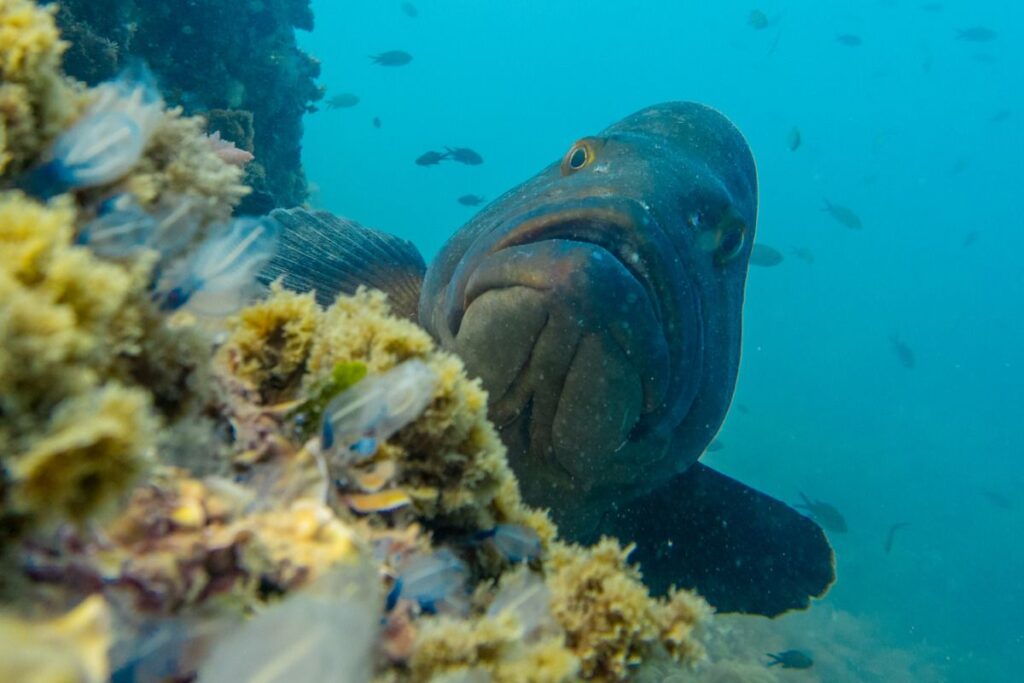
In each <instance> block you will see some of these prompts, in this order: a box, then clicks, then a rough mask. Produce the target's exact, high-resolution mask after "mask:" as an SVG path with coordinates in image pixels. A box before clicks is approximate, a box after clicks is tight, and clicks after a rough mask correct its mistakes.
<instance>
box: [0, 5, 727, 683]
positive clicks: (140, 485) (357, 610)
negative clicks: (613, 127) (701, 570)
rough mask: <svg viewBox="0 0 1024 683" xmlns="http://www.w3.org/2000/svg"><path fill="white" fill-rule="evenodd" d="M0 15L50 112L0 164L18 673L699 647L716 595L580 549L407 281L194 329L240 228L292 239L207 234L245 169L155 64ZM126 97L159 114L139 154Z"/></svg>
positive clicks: (615, 554)
mask: <svg viewBox="0 0 1024 683" xmlns="http://www.w3.org/2000/svg"><path fill="white" fill-rule="evenodd" d="M12 26H14V27H18V29H19V30H18V31H17V32H14V33H12V32H11V31H9V30H7V29H9V28H10V27H12ZM0 27H3V30H0V66H2V68H3V69H4V70H5V71H4V73H5V81H4V84H5V86H6V85H7V84H8V80H7V78H6V75H7V74H11V77H10V80H9V83H11V84H19V83H20V84H21V85H22V86H23V88H22V89H21V90H16V91H9V92H7V93H5V94H6V96H9V97H14V98H16V99H17V101H18V102H20V103H22V105H24V106H21V107H20V108H19V107H5V108H0V116H3V117H7V118H4V119H3V121H4V125H5V126H6V128H5V130H12V129H15V128H19V127H20V128H22V129H24V130H26V131H28V134H27V136H26V137H24V138H18V141H17V142H16V143H10V142H9V141H8V139H7V138H4V140H3V144H4V145H5V147H4V148H3V150H4V154H5V155H6V156H5V157H4V158H5V160H6V164H7V165H6V166H5V167H4V170H3V173H2V174H0V468H2V470H0V476H2V480H0V522H2V528H3V530H4V538H3V539H0V551H2V552H0V559H2V561H3V563H4V566H3V569H4V571H3V574H2V576H3V580H2V582H0V602H2V607H3V615H2V616H0V630H3V631H4V632H5V633H7V634H8V636H9V637H4V638H2V639H0V673H3V674H4V675H12V676H16V677H17V678H18V679H19V680H26V681H43V680H48V681H49V680H61V681H93V680H106V679H107V677H108V675H113V676H114V677H115V678H116V679H117V680H136V681H145V680H167V679H175V678H177V679H179V680H188V679H190V678H191V677H194V676H198V678H199V680H225V678H226V677H235V678H236V680H255V679H257V678H258V679H259V680H268V681H271V680H273V681H276V680H281V681H284V680H292V681H295V680H298V681H310V682H313V681H319V680H324V678H325V676H327V675H328V674H330V675H334V676H337V675H343V676H344V677H345V678H344V680H352V681H369V680H371V678H372V679H374V680H379V681H428V680H450V681H456V680H473V681H476V680H493V681H520V680H522V681H531V680H532V681H563V680H577V679H581V678H582V679H587V680H603V681H615V680H626V679H628V678H629V677H630V676H631V675H632V674H633V673H634V672H635V671H636V670H637V667H638V665H639V664H640V663H641V662H642V661H644V660H645V659H646V658H648V657H652V656H658V657H662V658H666V659H668V660H671V661H676V662H682V663H690V662H692V661H694V660H696V659H697V658H699V657H700V654H701V648H700V645H699V644H698V642H697V640H696V639H695V638H694V636H693V634H692V631H693V628H694V627H695V625H696V624H697V623H698V622H699V621H700V620H701V618H703V617H704V615H705V614H706V612H707V608H706V606H705V605H704V603H703V602H702V601H701V600H700V599H699V598H697V597H695V596H693V595H691V594H688V593H676V594H673V595H672V596H671V597H670V598H669V599H667V600H655V599H652V598H651V597H650V596H649V594H648V592H647V590H646V589H645V587H644V586H643V584H642V582H641V581H640V577H639V574H638V573H637V571H636V570H635V569H633V568H631V567H630V566H629V565H628V563H627V554H628V553H627V551H625V550H623V549H622V548H621V547H620V546H619V545H618V544H617V543H616V542H614V541H611V540H605V541H603V542H602V543H600V544H599V545H597V546H595V547H594V548H589V549H588V548H580V547H577V546H570V545H566V544H564V543H562V542H560V541H558V540H557V531H556V529H555V528H554V526H553V525H552V524H551V522H550V521H549V519H548V518H547V516H546V515H545V514H544V513H543V512H542V511H537V510H532V509H530V508H527V507H526V506H524V505H523V504H522V502H521V499H520V496H519V490H518V485H517V482H516V480H515V478H514V476H513V475H512V473H511V470H510V469H509V467H508V464H507V462H506V459H505V451H504V448H503V446H502V444H501V443H500V441H499V439H498V437H497V434H496V431H495V429H494V427H493V425H491V423H490V422H489V421H488V419H487V415H486V404H487V401H486V396H485V394H484V392H483V391H482V389H481V388H480V385H479V382H478V381H476V380H473V379H472V378H469V377H468V376H467V375H466V373H465V370H464V369H463V366H462V363H461V362H460V361H459V359H458V358H456V357H454V356H452V355H451V354H448V353H445V352H442V351H440V350H438V349H437V348H435V346H434V344H433V342H432V340H431V339H430V337H429V336H428V335H427V334H426V333H425V332H424V331H423V330H421V329H420V328H418V327H417V326H415V325H414V324H412V323H410V322H408V321H405V320H401V319H398V318H396V317H394V316H392V315H391V313H390V311H389V308H388V304H387V301H386V299H385V297H384V295H382V294H380V293H375V292H368V291H361V292H359V293H357V294H356V295H355V296H351V297H340V298H339V299H338V300H336V301H335V302H334V303H333V304H332V305H331V306H329V307H327V308H326V309H325V308H322V307H320V306H319V305H317V303H316V301H315V299H314V297H313V295H311V294H310V295H299V294H294V293H289V292H285V291H283V290H281V289H279V288H277V287H273V288H272V289H271V292H270V293H269V297H268V298H266V299H265V300H263V301H261V302H259V303H256V304H254V305H251V306H249V307H246V308H243V309H242V310H240V311H238V312H237V315H234V316H232V317H230V318H229V319H227V320H226V321H225V320H221V321H219V323H218V326H219V327H222V328H225V329H226V333H225V334H224V335H223V336H222V337H219V338H215V337H214V336H212V335H210V334H209V333H207V332H205V331H204V330H205V329H206V328H205V327H204V326H199V325H195V324H193V322H192V320H193V318H192V316H191V315H190V314H189V312H188V309H187V307H183V306H184V305H185V304H187V302H188V300H189V297H190V296H191V295H192V294H194V293H195V292H196V291H200V290H204V289H206V290H209V291H208V293H212V294H217V295H220V294H223V288H224V287H227V286H228V285H231V286H232V287H234V286H236V285H240V284H244V282H243V280H245V279H246V277H248V275H249V274H251V270H252V268H254V267H256V266H257V265H258V264H259V262H260V258H259V257H260V253H251V252H250V250H249V247H245V248H235V247H237V246H238V243H236V242H232V240H234V239H236V236H237V235H238V234H242V235H244V234H250V235H257V236H258V235H262V234H267V235H271V236H272V234H273V232H274V230H273V229H271V228H270V227H269V226H267V225H266V224H264V223H261V222H259V221H257V222H255V223H245V222H242V223H232V224H231V225H232V227H231V228H230V229H223V228H222V229H220V230H219V231H218V230H217V229H216V228H215V227H211V226H213V225H214V224H215V223H216V222H217V221H219V220H222V219H225V218H226V217H227V216H228V215H229V213H230V211H231V209H232V207H233V206H235V204H236V203H237V201H238V200H239V199H240V197H241V196H242V195H243V194H244V192H245V188H244V187H243V186H242V185H240V183H239V170H238V169H237V167H235V166H232V165H231V164H228V163H226V162H224V161H223V160H221V158H220V157H219V156H218V155H217V154H216V152H215V150H214V148H213V146H212V145H211V144H210V141H209V140H207V139H205V138H203V137H201V136H200V130H201V129H200V125H199V123H198V122H196V121H195V120H193V119H188V118H182V117H181V116H180V115H179V114H178V113H177V112H175V111H167V110H165V109H164V108H163V105H162V102H161V101H160V100H159V99H158V98H155V97H154V96H152V94H151V90H150V89H149V87H148V86H147V85H146V84H145V80H144V79H143V80H139V81H132V80H127V79H120V80H118V81H114V82H112V83H110V84H107V85H103V86H99V87H97V88H93V89H89V88H85V87H84V86H80V85H78V84H76V83H74V82H73V81H71V80H69V79H67V77H65V76H64V75H63V74H62V73H61V72H60V54H61V51H62V50H63V49H64V45H63V43H61V42H60V40H59V37H58V35H57V33H56V31H55V30H54V27H53V15H52V13H51V12H50V11H47V10H43V9H39V8H37V7H36V6H34V5H32V4H31V3H29V2H26V1H24V0H0ZM33 36H34V37H33ZM17 74H22V75H20V76H19V75H17ZM18 79H21V80H18ZM46 84H49V85H46ZM111 106H116V107H121V109H122V110H124V111H126V112H128V114H130V115H136V116H139V117H144V118H145V120H146V121H148V122H151V123H152V126H151V127H149V124H147V126H144V128H146V129H147V133H146V135H145V136H143V137H134V136H127V137H124V139H126V140H128V141H129V142H130V143H131V144H132V145H134V147H133V148H132V149H134V151H132V152H131V154H128V151H130V150H126V149H124V145H125V143H123V142H121V143H119V142H118V140H120V139H122V138H119V137H118V136H117V135H112V134H111V131H110V129H109V127H107V128H105V127H104V125H105V123H104V122H105V121H109V119H105V118H103V116H102V115H101V114H102V111H104V110H103V109H102V107H111ZM98 107H99V108H100V109H97V108H98ZM140 120H141V119H140ZM116 132H117V131H116V130H115V131H114V133H116ZM122 137H123V136H122ZM83 140H84V141H87V142H89V143H90V144H88V145H82V144H79V143H81V142H82V141H83ZM83 150H86V151H83ZM97 150H98V151H97ZM87 152H88V153H87ZM167 225H171V226H177V227H181V226H183V225H184V226H188V228H189V230H187V231H186V235H187V236H188V239H186V240H175V243H174V248H173V249H172V248H170V247H169V246H168V244H167V239H168V238H167V237H166V235H165V236H164V237H163V238H162V240H163V241H161V239H154V238H153V230H156V232H157V234H159V233H160V230H161V229H163V228H164V227H166V226H167ZM243 229H245V230H251V232H250V233H244V230H243ZM240 230H242V231H243V232H239V231H240ZM175 234H176V233H175ZM255 239H256V238H254V240H255ZM255 243H257V242H254V241H253V240H249V241H245V242H244V244H248V245H251V244H255ZM260 244H262V242H260ZM267 244H268V245H271V246H272V241H270V242H268V243H267ZM268 248H270V246H268ZM236 266H237V267H236ZM176 271H181V272H183V273H184V274H185V275H184V276H182V277H183V279H178V280H175V279H174V273H175V272H176ZM168 278H170V279H171V281H172V282H176V283H177V284H176V285H175V286H173V287H170V288H169V289H163V288H162V284H161V283H162V282H163V281H164V280H165V279H168ZM225 283H227V284H225ZM232 310H233V309H232ZM101 512H106V514H100V513H101ZM312 615H316V617H315V618H313V616H312ZM355 632H358V633H360V634H362V635H361V636H360V637H344V636H342V635H341V634H343V633H355ZM57 651H59V656H58V655H57V654H52V655H51V654H47V653H56V652H57ZM296 652H301V653H302V656H301V657H298V658H296ZM43 660H46V661H49V662H50V664H52V667H51V668H42V667H40V666H37V665H36V664H34V663H33V662H40V661H43ZM4 666H7V667H8V668H7V669H4V668H3V667H4ZM11 667H13V668H11Z"/></svg>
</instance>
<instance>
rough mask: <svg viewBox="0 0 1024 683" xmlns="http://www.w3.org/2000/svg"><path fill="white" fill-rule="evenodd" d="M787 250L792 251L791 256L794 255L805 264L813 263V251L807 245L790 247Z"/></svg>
mask: <svg viewBox="0 0 1024 683" xmlns="http://www.w3.org/2000/svg"><path fill="white" fill-rule="evenodd" d="M789 250H790V251H791V252H792V253H793V256H796V257H797V258H798V259H800V260H801V261H803V262H804V263H806V264H807V265H811V264H812V263H814V252H813V251H811V250H810V249H808V248H807V247H790V249H789Z"/></svg>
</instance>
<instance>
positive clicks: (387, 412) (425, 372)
mask: <svg viewBox="0 0 1024 683" xmlns="http://www.w3.org/2000/svg"><path fill="white" fill-rule="evenodd" d="M436 387H437V375H436V374H435V373H434V371H433V370H431V369H430V368H429V367H427V365H426V363H424V362H423V361H421V360H416V359H413V360H408V361H405V362H404V363H401V364H399V365H397V366H395V367H394V368H392V369H390V370H388V371H387V372H384V373H381V374H380V375H376V376H371V377H367V378H365V379H363V380H362V381H360V382H359V383H357V384H356V385H355V386H353V387H351V388H350V389H346V390H345V391H343V392H342V393H340V394H338V395H337V396H336V397H335V398H334V399H333V400H332V401H331V402H330V403H329V404H328V405H327V409H326V410H325V411H324V420H323V428H322V430H321V434H320V443H321V445H322V446H323V448H324V449H325V450H330V449H332V448H334V446H335V444H342V445H343V446H344V448H346V449H347V451H348V456H349V457H348V458H347V459H348V460H350V461H351V460H359V459H364V458H368V457H370V456H372V455H373V453H374V452H375V451H376V448H377V445H378V444H379V443H380V442H381V441H384V440H386V439H387V438H388V437H390V436H391V435H392V434H394V433H395V432H397V431H398V430H399V429H401V428H402V427H404V426H405V425H407V424H409V423H410V422H412V421H413V420H415V419H416V418H417V417H418V416H419V414H420V413H422V412H423V410H424V409H425V408H426V407H427V405H428V404H429V403H430V400H431V398H432V397H433V395H434V390H435V389H436Z"/></svg>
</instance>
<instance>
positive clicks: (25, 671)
mask: <svg viewBox="0 0 1024 683" xmlns="http://www.w3.org/2000/svg"><path fill="white" fill-rule="evenodd" d="M110 622H111V617H110V611H109V609H108V608H107V605H106V603H105V602H104V600H103V598H101V597H99V596H96V595H94V596H92V597H90V598H86V599H85V600H84V601H82V603H81V604H80V605H78V606H77V607H75V608H74V609H73V610H71V611H69V612H68V613H67V614H64V615H61V616H59V617H56V618H54V619H50V620H47V621H35V620H28V619H24V618H21V617H18V616H15V615H9V614H0V680H2V681H19V683H106V681H108V680H109V678H110V669H109V665H108V663H107V650H108V649H109V648H110V643H111V641H112V634H111V623H110Z"/></svg>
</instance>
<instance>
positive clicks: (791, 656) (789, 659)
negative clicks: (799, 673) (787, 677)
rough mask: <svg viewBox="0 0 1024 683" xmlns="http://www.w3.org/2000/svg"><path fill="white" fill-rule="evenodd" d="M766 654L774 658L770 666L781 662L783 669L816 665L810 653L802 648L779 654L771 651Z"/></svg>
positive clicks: (806, 667)
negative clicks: (801, 649)
mask: <svg viewBox="0 0 1024 683" xmlns="http://www.w3.org/2000/svg"><path fill="white" fill-rule="evenodd" d="M766 656H768V657H771V658H772V661H771V662H769V663H768V666H775V665H776V664H781V665H782V668H783V669H810V668H811V667H812V666H814V660H813V659H811V657H810V655H808V654H807V653H806V652H801V651H800V650H786V651H785V652H779V653H777V654H772V653H770V652H769V653H768V654H767V655H766Z"/></svg>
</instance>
